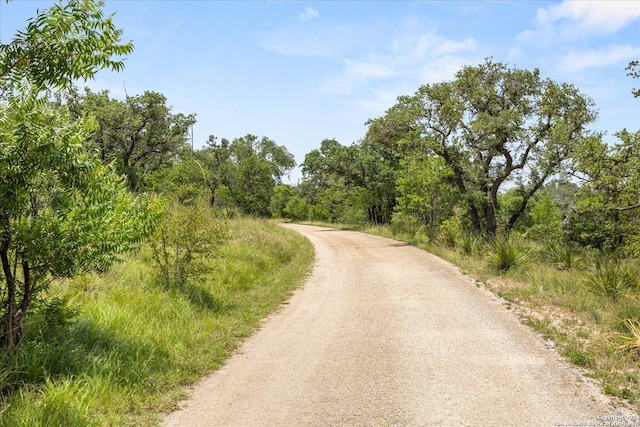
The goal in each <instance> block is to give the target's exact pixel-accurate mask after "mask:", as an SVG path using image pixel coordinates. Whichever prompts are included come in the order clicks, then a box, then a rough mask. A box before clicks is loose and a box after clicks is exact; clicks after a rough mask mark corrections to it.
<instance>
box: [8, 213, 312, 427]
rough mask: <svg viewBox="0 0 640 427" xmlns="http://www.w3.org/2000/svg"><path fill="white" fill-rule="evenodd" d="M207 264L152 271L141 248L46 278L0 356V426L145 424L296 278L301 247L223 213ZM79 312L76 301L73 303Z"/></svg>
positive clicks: (217, 360)
mask: <svg viewBox="0 0 640 427" xmlns="http://www.w3.org/2000/svg"><path fill="white" fill-rule="evenodd" d="M229 226H230V240H229V242H228V243H227V244H225V245H224V246H223V247H221V248H220V249H219V252H218V256H217V257H216V258H214V259H213V260H211V261H210V262H211V267H212V272H211V273H210V274H208V275H207V276H206V277H205V278H204V279H203V280H202V281H200V282H198V283H191V284H189V285H187V286H185V288H184V289H182V290H180V291H178V290H171V291H167V290H165V288H163V287H162V286H160V285H158V283H157V281H155V280H154V275H153V271H152V268H153V267H152V265H153V264H152V263H151V262H150V259H149V254H147V253H145V252H144V251H142V252H141V253H140V254H138V255H136V256H131V257H129V258H127V259H126V260H125V261H124V263H122V264H120V265H117V266H115V267H114V268H113V269H111V270H110V271H109V272H107V273H106V274H103V275H101V276H96V275H91V276H83V277H79V278H76V279H74V280H69V281H66V282H59V283H55V284H54V285H53V286H52V289H51V295H56V296H60V297H61V299H60V300H57V303H56V304H52V305H50V306H49V307H50V308H49V309H48V310H40V311H39V313H38V314H37V315H33V316H32V317H31V318H29V320H28V323H27V325H26V332H25V341H24V345H23V347H22V348H21V349H20V351H19V352H18V353H17V354H15V355H13V356H11V357H9V356H7V355H4V356H2V358H0V380H2V382H0V384H4V387H2V388H0V390H2V394H1V395H0V396H1V399H2V400H1V401H0V426H25V427H26V426H63V425H64V426H127V425H130V426H141V425H142V426H145V425H155V424H157V423H158V421H159V420H160V417H161V414H162V413H164V412H167V411H169V410H171V409H172V408H174V407H175V406H176V404H177V402H178V401H179V400H180V399H181V398H184V397H185V392H184V387H185V386H186V385H187V384H190V383H192V382H194V381H195V380H197V379H198V378H200V377H201V376H203V375H204V374H206V373H208V372H211V371H212V370H214V369H216V368H218V367H219V366H220V365H221V364H222V363H223V361H224V360H225V359H226V358H227V357H228V356H229V354H230V353H231V352H232V351H233V350H234V349H235V348H236V347H237V346H238V345H239V344H240V342H241V341H242V340H243V339H244V338H246V337H247V336H249V335H250V334H251V333H252V332H253V331H255V330H256V328H257V327H258V326H259V324H260V320H261V319H262V318H264V317H265V316H266V315H268V314H269V313H271V312H273V311H275V310H277V309H278V308H279V307H280V306H281V304H282V303H283V302H284V301H285V300H286V299H287V298H288V296H290V294H291V292H292V291H293V290H294V289H296V288H297V287H298V286H300V285H301V284H302V282H303V279H304V277H305V275H306V274H307V272H308V271H309V268H310V265H311V262H312V260H313V248H312V246H311V244H310V243H309V242H308V241H307V240H305V239H304V238H302V237H301V236H299V235H297V234H295V233H293V232H291V231H288V230H285V229H282V228H280V227H278V226H277V225H275V224H273V223H269V222H266V221H258V220H251V219H234V220H232V221H230V222H229ZM78 309H79V310H78Z"/></svg>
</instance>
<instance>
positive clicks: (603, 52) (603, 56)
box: [558, 45, 640, 72]
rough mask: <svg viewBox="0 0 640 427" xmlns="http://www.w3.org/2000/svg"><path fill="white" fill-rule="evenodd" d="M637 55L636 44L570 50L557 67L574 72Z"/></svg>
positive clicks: (632, 57) (639, 50)
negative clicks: (577, 50) (581, 50)
mask: <svg viewBox="0 0 640 427" xmlns="http://www.w3.org/2000/svg"><path fill="white" fill-rule="evenodd" d="M638 56H640V47H638V46H631V45H614V46H607V47H606V48H603V49H598V50H590V51H586V52H572V53H570V54H569V55H567V56H565V57H564V59H563V60H562V61H561V62H560V64H559V65H558V68H560V69H561V70H563V71H569V72H576V71H582V70H585V69H587V68H597V67H606V66H609V65H612V64H616V63H619V62H622V63H624V64H626V63H627V62H628V61H629V60H631V59H634V58H637V57H638Z"/></svg>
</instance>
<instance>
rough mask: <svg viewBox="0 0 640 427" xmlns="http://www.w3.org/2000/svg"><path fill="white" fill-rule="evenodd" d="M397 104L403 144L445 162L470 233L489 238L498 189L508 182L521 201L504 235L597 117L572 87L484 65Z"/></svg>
mask: <svg viewBox="0 0 640 427" xmlns="http://www.w3.org/2000/svg"><path fill="white" fill-rule="evenodd" d="M398 101H399V102H398V104H397V105H396V106H394V108H393V110H394V111H396V112H397V111H401V112H402V114H403V116H404V120H406V122H405V123H406V128H407V129H408V131H407V132H406V133H405V136H404V138H405V139H406V140H407V143H408V144H410V145H412V147H413V150H414V151H415V152H416V153H426V154H435V155H437V156H439V157H440V158H442V159H443V160H444V162H445V163H446V165H447V166H448V168H449V169H450V171H451V173H452V175H453V182H454V184H455V186H456V188H457V190H458V192H459V193H460V196H461V197H462V200H463V202H464V204H466V207H467V212H468V217H469V220H470V222H471V225H472V228H473V230H474V231H475V232H476V233H478V234H481V233H483V234H485V235H486V236H487V237H489V238H492V237H493V236H495V234H496V233H497V231H498V225H499V224H498V217H497V210H498V204H499V200H498V194H499V191H500V189H501V188H502V187H503V186H504V185H505V184H507V183H510V184H511V185H512V186H514V188H516V189H517V191H518V192H519V194H520V197H521V202H520V205H519V206H518V207H517V208H516V209H514V211H513V213H512V215H511V216H510V218H509V220H508V221H507V223H506V224H502V226H503V228H504V229H505V230H506V231H509V230H511V229H512V228H513V227H514V225H515V223H516V221H518V219H519V218H520V216H521V215H522V214H523V212H525V210H526V207H527V204H528V202H529V200H530V199H531V198H532V197H533V195H534V194H535V193H536V192H537V191H538V190H539V189H540V188H542V186H543V185H544V183H545V182H546V181H547V180H549V179H550V178H552V177H554V176H555V175H557V174H558V173H560V172H561V171H562V168H563V166H564V165H565V164H567V163H568V162H569V160H570V159H571V157H572V155H573V154H574V152H575V150H576V148H577V147H578V146H579V145H580V143H581V142H582V141H583V140H584V139H585V138H587V137H589V136H591V134H590V133H589V131H587V130H586V125H587V124H589V123H591V122H592V121H593V120H595V118H596V112H595V111H594V110H593V102H592V101H591V100H590V99H589V98H587V97H586V96H584V95H582V94H581V93H580V92H579V90H578V89H577V88H575V87H574V86H572V85H569V84H565V83H562V84H558V83H555V82H553V81H551V80H549V79H542V78H541V77H540V73H539V71H538V70H534V71H527V70H520V69H517V68H508V67H507V66H506V65H504V64H502V63H494V62H492V61H491V60H490V59H488V60H486V61H485V63H484V64H481V65H479V66H476V67H471V66H467V67H464V68H462V69H461V70H460V71H459V72H458V73H457V74H456V78H455V80H453V81H450V82H443V83H437V84H430V85H424V86H422V87H420V88H419V90H418V91H417V92H416V94H415V95H413V96H405V97H400V98H399V100H398ZM420 155H424V154H420Z"/></svg>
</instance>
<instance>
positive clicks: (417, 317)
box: [163, 225, 639, 427]
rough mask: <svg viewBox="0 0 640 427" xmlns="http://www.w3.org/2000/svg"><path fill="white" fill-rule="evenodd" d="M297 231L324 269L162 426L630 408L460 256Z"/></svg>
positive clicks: (574, 420)
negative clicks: (589, 377) (613, 402)
mask: <svg viewBox="0 0 640 427" xmlns="http://www.w3.org/2000/svg"><path fill="white" fill-rule="evenodd" d="M285 227H287V228H290V229H292V230H295V231H297V232H299V233H302V234H303V235H304V236H306V237H307V238H309V240H310V241H311V242H312V243H313V245H314V246H315V249H316V254H317V261H316V266H315V269H314V270H313V273H312V275H311V276H310V277H309V279H308V281H307V283H306V284H305V286H304V287H303V288H302V289H301V290H299V291H298V292H296V293H295V294H294V295H293V297H292V298H291V299H290V301H289V303H288V304H287V305H286V306H285V307H283V309H282V310H281V311H280V312H279V313H277V314H275V315H273V316H271V317H269V318H268V319H267V320H266V321H265V323H264V324H263V327H262V328H261V329H260V331H258V332H257V333H256V334H255V335H254V336H253V337H251V338H250V339H248V340H247V341H246V342H245V344H244V345H243V346H242V347H241V348H240V349H239V351H238V352H237V354H235V355H234V356H233V357H231V358H230V359H229V361H228V362H227V363H226V364H225V366H224V367H222V368H221V369H220V370H219V371H217V372H215V373H213V374H212V375H210V376H209V377H207V378H205V379H204V380H203V381H201V382H200V383H198V384H197V385H196V386H195V387H194V388H193V390H192V392H191V397H190V399H189V400H188V401H186V402H184V404H183V405H182V409H180V410H178V411H176V412H173V413H171V414H169V415H168V416H167V417H166V418H165V419H164V421H163V425H164V426H167V427H169V426H180V427H188V426H198V427H202V426H560V425H590V424H589V423H598V422H601V421H600V420H603V419H605V418H604V417H607V416H608V417H609V418H608V419H609V420H611V419H616V417H619V418H617V419H623V418H622V417H623V416H624V415H625V414H626V413H621V412H618V410H616V409H614V408H612V407H611V406H609V405H608V403H607V402H608V400H607V398H606V397H604V396H603V395H601V394H599V393H598V391H597V389H596V387H594V386H593V384H591V382H589V381H586V380H584V379H583V378H582V377H581V376H580V374H579V373H577V372H576V371H575V370H573V369H572V368H570V367H569V366H567V365H566V364H565V363H563V362H562V361H561V360H560V358H559V357H558V356H557V355H556V354H555V353H554V352H553V350H551V349H550V348H549V347H548V346H546V345H545V343H544V342H543V340H541V339H540V338H539V337H538V336H537V335H536V334H535V333H533V332H532V331H531V330H530V329H529V328H528V327H526V326H524V325H522V324H521V323H520V321H519V320H518V318H517V317H516V316H515V315H514V314H513V313H512V312H510V311H509V310H508V309H507V308H506V307H505V306H504V304H502V303H501V301H500V300H499V299H498V298H496V297H494V296H493V295H492V294H490V293H489V292H488V291H486V290H485V289H483V288H480V287H478V286H476V285H475V283H474V282H473V280H472V279H470V278H469V277H466V276H464V275H462V274H461V273H460V272H459V271H458V270H457V269H456V268H455V267H454V266H452V265H451V264H449V263H447V262H445V261H443V260H441V259H439V258H437V257H435V256H433V255H431V254H428V253H426V252H423V251H421V250H419V249H416V248H414V247H412V246H408V245H406V244H403V243H401V242H397V241H394V240H390V239H385V238H381V237H375V236H369V235H366V234H361V233H356V232H350V231H340V230H333V229H328V228H321V227H311V226H303V225H285ZM636 421H639V420H637V419H636ZM578 423H583V424H578ZM591 425H598V424H591ZM612 425H613V424H612Z"/></svg>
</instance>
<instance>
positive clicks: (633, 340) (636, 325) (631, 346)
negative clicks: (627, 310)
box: [618, 319, 640, 356]
mask: <svg viewBox="0 0 640 427" xmlns="http://www.w3.org/2000/svg"><path fill="white" fill-rule="evenodd" d="M625 324H626V326H627V328H628V330H629V332H628V333H626V334H620V339H621V340H622V344H620V346H619V347H618V349H619V350H620V351H623V352H630V353H632V354H634V355H635V356H640V322H639V321H637V320H634V319H627V320H626V321H625Z"/></svg>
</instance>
